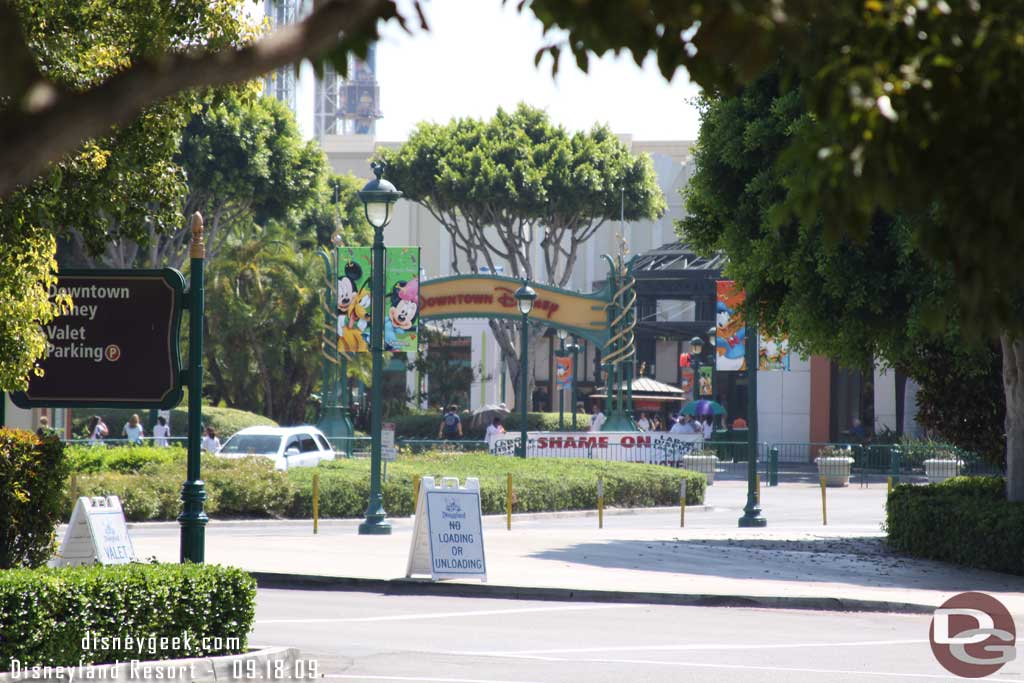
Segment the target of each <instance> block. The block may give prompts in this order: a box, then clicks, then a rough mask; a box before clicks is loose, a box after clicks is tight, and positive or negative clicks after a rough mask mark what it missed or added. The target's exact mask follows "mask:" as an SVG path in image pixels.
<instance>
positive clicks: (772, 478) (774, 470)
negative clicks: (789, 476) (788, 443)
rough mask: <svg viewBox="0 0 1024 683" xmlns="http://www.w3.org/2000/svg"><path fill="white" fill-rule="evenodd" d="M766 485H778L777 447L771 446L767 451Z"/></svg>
mask: <svg viewBox="0 0 1024 683" xmlns="http://www.w3.org/2000/svg"><path fill="white" fill-rule="evenodd" d="M768 485H769V486H778V485H779V447H778V446H772V449H771V450H770V451H768Z"/></svg>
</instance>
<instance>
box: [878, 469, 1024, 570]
mask: <svg viewBox="0 0 1024 683" xmlns="http://www.w3.org/2000/svg"><path fill="white" fill-rule="evenodd" d="M885 530H886V531H887V532H888V534H889V546H890V547H891V548H892V549H894V550H897V551H900V552H904V553H907V554H909V555H913V556H915V557H925V558H929V559H934V560H944V561H946V562H954V563H956V564H962V565H966V566H969V567H978V568H980V569H993V570H995V571H1001V572H1008V573H1011V574H1019V575H1024V503H1011V502H1009V501H1007V500H1006V490H1005V482H1004V480H1003V479H1002V478H1000V477H955V478H953V479H949V480H947V481H944V482H942V483H941V484H930V485H928V486H911V485H901V486H897V487H896V488H895V489H893V492H892V493H891V494H890V495H889V500H888V503H887V504H886V521H885Z"/></svg>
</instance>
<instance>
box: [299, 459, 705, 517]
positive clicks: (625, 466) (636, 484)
mask: <svg viewBox="0 0 1024 683" xmlns="http://www.w3.org/2000/svg"><path fill="white" fill-rule="evenodd" d="M314 471H318V472H319V473H320V514H321V515H323V516H324V517H359V516H361V515H362V514H363V513H364V512H365V510H366V501H367V499H368V497H369V462H368V461H366V460H336V461H331V462H324V463H321V464H320V466H319V468H317V469H316V470H314V469H313V468H298V469H295V470H291V471H289V472H288V478H289V479H290V480H291V482H292V483H293V484H294V485H295V487H296V489H297V493H296V496H295V504H294V505H293V507H292V508H291V510H290V511H289V514H290V516H294V517H309V516H310V515H312V491H313V472H314ZM508 473H512V484H513V491H514V500H513V503H512V509H513V511H515V512H547V511H554V510H587V509H593V508H595V507H597V493H596V487H597V478H598V476H601V477H603V478H604V497H605V504H606V505H608V506H612V507H646V506H654V505H678V504H679V484H680V482H681V481H682V480H683V479H685V480H686V500H687V503H689V504H693V505H695V504H700V503H703V502H704V492H705V488H706V486H707V481H706V479H705V478H704V475H702V474H697V473H695V472H689V471H686V470H680V469H676V468H672V467H663V466H660V465H642V464H638V463H622V462H606V461H602V460H583V459H570V458H564V459H563V458H548V459H541V458H530V459H527V460H521V459H517V458H497V457H494V456H492V455H487V454H458V455H448V454H438V453H431V454H425V455H416V456H399V459H398V460H397V461H396V462H393V463H388V470H387V481H385V482H384V490H383V493H384V507H385V509H387V510H388V512H389V513H390V514H392V515H395V516H404V515H411V514H412V512H413V506H414V500H413V477H414V476H415V475H419V476H421V477H422V476H433V477H437V478H439V477H441V476H450V477H454V476H457V477H459V479H460V480H465V478H466V477H467V476H472V477H477V478H479V479H480V489H481V493H480V502H481V506H482V508H483V512H484V514H500V513H502V512H504V511H505V495H506V486H507V484H506V476H507V474H508Z"/></svg>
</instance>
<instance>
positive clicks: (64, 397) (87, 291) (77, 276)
mask: <svg viewBox="0 0 1024 683" xmlns="http://www.w3.org/2000/svg"><path fill="white" fill-rule="evenodd" d="M184 292H185V278H184V277H183V276H182V274H181V273H180V272H178V271H177V270H174V269H172V268H165V269H163V270H69V271H65V272H62V273H61V274H60V276H59V277H58V281H57V285H56V286H55V287H54V288H53V289H52V290H51V292H50V294H51V296H56V295H58V294H67V295H68V296H70V297H71V304H72V305H71V310H70V312H69V313H66V314H64V315H61V316H60V317H58V318H56V319H55V320H53V321H52V322H50V323H49V324H48V325H45V326H44V331H45V333H46V339H47V346H46V356H45V357H44V358H43V359H41V360H40V361H39V363H38V365H39V367H40V368H42V369H43V371H44V374H43V376H42V377H32V378H31V380H30V381H29V385H28V389H27V390H26V391H24V392H16V393H14V394H12V395H11V399H12V400H13V401H14V403H15V404H16V405H18V406H20V407H22V408H31V407H35V406H56V407H78V406H83V407H86V406H97V407H108V408H134V407H140V408H143V407H148V408H172V407H174V406H176V405H178V403H179V402H180V401H181V397H182V389H181V381H180V379H181V378H180V374H181V359H180V358H179V354H178V339H179V332H180V326H181V310H182V307H183V303H184V298H185V294H184Z"/></svg>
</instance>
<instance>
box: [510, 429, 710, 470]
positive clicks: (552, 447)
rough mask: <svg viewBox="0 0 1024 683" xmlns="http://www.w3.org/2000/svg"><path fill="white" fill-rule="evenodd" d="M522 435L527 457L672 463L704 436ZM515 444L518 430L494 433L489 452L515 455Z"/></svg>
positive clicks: (700, 447) (698, 445) (693, 449)
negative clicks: (524, 439)
mask: <svg viewBox="0 0 1024 683" xmlns="http://www.w3.org/2000/svg"><path fill="white" fill-rule="evenodd" d="M526 436H527V439H526V457H528V458H537V457H543V458H592V459H595V460H621V461H625V462H643V463H649V464H655V465H675V464H678V462H679V461H680V460H681V459H682V457H683V456H684V455H690V454H693V453H699V452H700V451H702V450H704V439H703V437H702V436H701V435H700V434H677V433H672V432H529V433H528V434H527V435H526ZM518 448H519V434H518V433H506V434H500V435H498V436H496V437H494V441H493V444H492V446H491V452H492V453H494V454H495V455H515V454H516V453H517V452H518Z"/></svg>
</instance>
